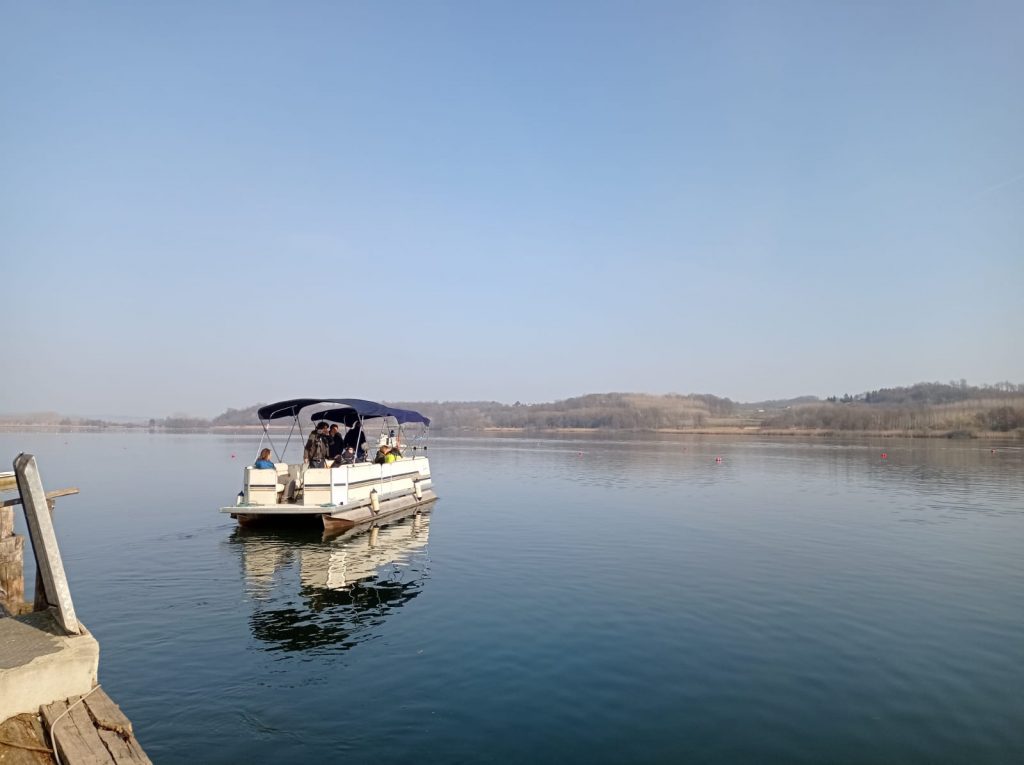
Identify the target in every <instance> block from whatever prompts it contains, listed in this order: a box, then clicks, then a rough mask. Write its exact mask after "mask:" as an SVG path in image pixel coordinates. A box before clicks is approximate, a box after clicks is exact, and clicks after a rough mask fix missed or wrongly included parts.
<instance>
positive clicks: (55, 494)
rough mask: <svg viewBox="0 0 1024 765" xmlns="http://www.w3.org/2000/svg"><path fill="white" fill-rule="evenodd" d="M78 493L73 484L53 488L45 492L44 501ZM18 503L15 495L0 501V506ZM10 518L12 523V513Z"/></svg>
mask: <svg viewBox="0 0 1024 765" xmlns="http://www.w3.org/2000/svg"><path fill="white" fill-rule="evenodd" d="M78 493H79V491H78V489H76V488H75V487H73V486H72V487H71V488H69V489H54V490H53V491H48V492H46V501H47V502H48V503H52V502H53V500H55V499H59V498H60V497H70V496H72V495H73V494H78ZM20 504H21V497H15V498H14V499H5V500H4V501H3V502H2V503H0V507H14V506H15V505H20ZM51 509H52V508H51ZM12 512H13V511H12ZM11 518H12V521H11V522H12V523H13V518H14V516H13V515H12V516H11Z"/></svg>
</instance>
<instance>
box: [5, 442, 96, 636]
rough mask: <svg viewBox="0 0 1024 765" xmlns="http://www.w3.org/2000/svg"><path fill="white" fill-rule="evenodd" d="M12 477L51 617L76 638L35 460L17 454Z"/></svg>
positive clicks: (75, 623)
mask: <svg viewBox="0 0 1024 765" xmlns="http://www.w3.org/2000/svg"><path fill="white" fill-rule="evenodd" d="M14 474H15V475H16V476H17V478H18V492H19V493H20V494H21V501H22V503H23V504H24V507H25V520H26V521H28V529H29V537H30V538H31V540H32V550H33V552H34V553H35V556H36V564H37V566H38V567H39V570H40V571H41V572H42V576H43V585H44V591H45V593H46V600H47V602H48V603H50V604H51V605H55V606H56V607H57V609H56V613H55V614H54V615H55V617H56V619H57V622H58V623H59V624H60V626H61V627H63V628H64V629H65V630H66V631H67V632H69V633H71V634H72V635H77V634H79V633H80V632H81V628H80V626H79V624H78V617H77V616H76V615H75V606H74V604H73V603H72V602H71V592H70V590H69V589H68V580H67V575H66V574H65V573H64V562H63V560H61V557H60V547H59V546H58V545H57V535H56V533H55V532H54V529H53V519H52V518H51V517H50V510H49V508H48V507H47V500H46V493H45V492H44V491H43V482H42V479H41V478H40V476H39V468H38V466H37V465H36V458H35V457H33V456H32V455H31V454H19V455H18V456H17V457H16V458H15V459H14Z"/></svg>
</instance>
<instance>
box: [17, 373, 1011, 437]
mask: <svg viewBox="0 0 1024 765" xmlns="http://www.w3.org/2000/svg"><path fill="white" fill-rule="evenodd" d="M389 403H392V404H393V405H395V406H399V407H403V408H408V409H416V410H417V411H420V412H423V413H424V414H426V415H427V416H428V417H430V418H431V420H432V430H434V431H438V430H440V431H442V432H448V431H459V430H487V429H523V430H559V429H586V430H626V431H657V430H663V431H672V430H677V431H698V432H739V431H742V432H763V433H772V432H791V431H798V430H799V431H814V432H833V431H838V432H849V431H852V432H889V433H911V434H915V435H972V434H975V433H981V432H995V433H1011V432H1013V433H1016V434H1017V435H1019V436H1020V437H1024V385H1019V384H1014V383H999V384H997V385H986V386H971V385H967V383H966V382H965V381H963V380H961V381H959V382H955V381H954V382H950V383H937V382H934V383H918V384H916V385H911V386H907V387H897V388H882V389H879V390H874V391H869V392H866V393H860V394H856V395H849V394H844V395H842V396H830V397H828V398H827V399H824V400H823V399H819V398H817V397H813V396H804V397H801V398H796V399H788V400H782V401H778V400H776V401H761V402H754V403H743V404H741V403H737V402H734V401H731V400H730V399H728V398H721V397H719V396H713V395H709V394H693V395H680V394H669V395H662V396H656V395H649V394H644V393H593V394H589V395H585V396H577V397H575V398H569V399H565V400H564V401H555V402H552V403H543V404H521V403H519V402H516V403H514V404H502V403H498V402H496V401H444V402H438V401H395V402H389ZM259 406H261V405H260V404H254V405H252V406H250V407H246V408H244V409H228V410H227V411H225V412H223V413H222V414H220V415H218V416H217V417H214V418H213V419H209V420H208V419H201V418H194V417H184V416H176V417H167V418H164V419H162V420H157V419H152V420H150V421H149V422H148V425H145V424H143V425H135V427H149V428H150V429H166V430H210V429H233V428H239V427H251V426H253V425H256V424H257V423H258V418H257V416H256V410H257V409H258V408H259ZM45 419H46V422H45V423H44V422H41V421H40V420H38V419H37V420H35V421H28V420H24V419H22V420H20V423H19V420H18V418H16V417H14V416H7V417H0V424H7V425H9V426H16V425H18V424H32V425H37V426H50V427H52V426H53V425H59V426H69V427H104V426H108V425H112V424H113V423H103V422H100V421H96V420H75V419H72V418H64V419H60V420H57V417H56V415H50V416H48V417H46V418H45ZM118 425H119V426H120V427H125V425H124V424H123V423H118ZM304 427H305V424H304Z"/></svg>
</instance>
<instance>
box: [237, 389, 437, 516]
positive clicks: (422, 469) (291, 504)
mask: <svg viewBox="0 0 1024 765" xmlns="http://www.w3.org/2000/svg"><path fill="white" fill-rule="evenodd" d="M300 413H302V414H304V415H305V414H309V419H310V421H311V422H313V423H317V424H319V423H320V422H328V423H333V424H336V425H338V427H339V433H340V432H342V431H348V432H347V433H346V435H350V436H351V435H355V436H356V441H355V442H356V444H357V448H358V446H359V439H360V438H365V439H366V446H365V450H364V449H359V451H358V452H357V453H356V454H355V455H354V461H352V462H350V463H348V464H337V463H340V462H341V460H337V461H336V463H335V464H336V466H332V463H331V462H330V461H328V464H327V466H326V467H310V466H309V463H308V462H307V461H305V460H304V459H303V457H302V454H301V453H300V454H299V455H298V458H297V459H294V458H293V459H292V460H291V461H289V460H287V459H286V455H287V453H288V449H289V447H292V450H293V451H295V450H296V448H298V449H299V450H301V449H302V448H303V446H304V444H305V439H303V438H302V437H301V434H300V437H299V438H294V436H295V431H296V428H297V427H298V426H299V415H300ZM257 414H258V416H259V418H260V425H262V426H263V437H262V438H261V439H260V446H259V448H257V450H256V453H257V454H259V452H260V450H261V449H262V448H263V444H264V442H266V443H268V444H269V446H270V449H271V451H272V453H273V456H274V460H273V464H274V468H273V469H272V470H271V469H269V468H267V469H261V468H257V467H255V466H254V465H250V466H249V467H246V468H245V473H244V476H243V483H242V491H240V492H239V494H238V499H237V502H236V504H235V505H232V506H230V507H222V508H221V512H222V513H230V514H231V517H232V518H237V519H238V522H239V523H240V524H242V525H249V524H253V523H258V522H260V521H271V520H276V521H282V520H301V519H306V520H320V521H322V522H323V526H324V529H325V530H328V531H340V530H344V529H347V528H351V527H352V526H356V525H358V524H362V523H367V522H373V521H377V520H380V519H382V518H387V517H389V516H393V515H396V514H398V513H403V512H407V511H409V510H412V509H414V508H417V507H420V506H423V505H427V504H429V503H432V502H434V501H435V500H436V499H437V495H436V494H434V491H433V489H432V488H431V487H432V484H431V479H430V463H429V461H428V460H427V456H426V448H427V447H426V443H425V435H426V429H427V427H429V425H430V419H429V418H427V417H424V416H423V415H422V414H420V413H419V412H414V411H412V410H411V409H398V408H395V407H390V406H385V405H384V404H378V403H376V402H373V401H364V400H362V399H356V398H333V399H332V398H329V399H318V398H297V399H291V400H289V401H280V402H278V403H276V404H268V405H267V406H263V407H260V409H259V410H258V411H257ZM285 417H291V418H292V425H291V430H290V431H289V433H288V436H287V438H286V439H285V443H284V445H283V447H282V448H281V449H280V451H278V447H277V445H276V444H275V443H274V440H273V436H272V434H271V430H270V423H271V422H272V421H273V420H277V419H281V418H285ZM407 425H414V426H422V429H421V431H420V432H419V433H418V434H416V435H411V434H409V433H407V432H406V426H407ZM378 430H379V434H378V435H377V437H376V439H374V437H373V432H375V431H378ZM360 433H361V434H362V436H361V437H360V436H359V434H360ZM278 438H279V439H280V436H278ZM384 445H387V446H389V447H392V448H394V449H397V450H398V452H399V453H400V454H401V457H400V458H399V459H395V460H394V461H388V462H384V463H380V464H378V463H377V462H373V461H371V460H373V457H374V453H375V452H376V448H375V447H377V446H384ZM390 459H392V458H389V460H390Z"/></svg>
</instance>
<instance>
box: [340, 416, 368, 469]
mask: <svg viewBox="0 0 1024 765" xmlns="http://www.w3.org/2000/svg"><path fill="white" fill-rule="evenodd" d="M343 445H344V447H345V448H346V449H349V448H350V449H352V451H354V452H355V453H356V462H358V461H359V460H361V459H363V458H364V457H365V456H366V435H365V434H364V433H363V426H362V423H359V422H357V423H356V424H355V425H353V426H352V427H351V428H349V431H348V433H346V434H345V441H344V444H343Z"/></svg>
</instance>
